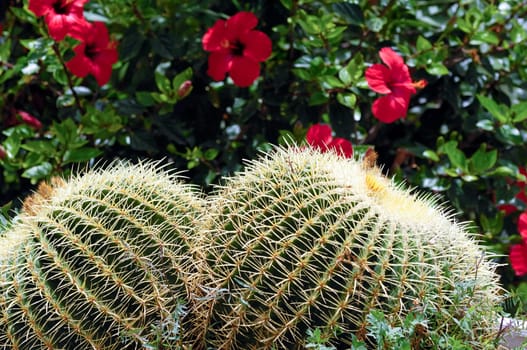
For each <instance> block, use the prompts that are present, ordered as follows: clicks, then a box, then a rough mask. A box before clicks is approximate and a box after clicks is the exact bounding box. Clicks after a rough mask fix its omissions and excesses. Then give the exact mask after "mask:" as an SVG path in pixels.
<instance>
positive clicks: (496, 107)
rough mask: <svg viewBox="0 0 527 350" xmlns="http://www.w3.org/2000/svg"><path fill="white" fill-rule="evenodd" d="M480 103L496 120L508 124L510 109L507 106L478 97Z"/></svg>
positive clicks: (484, 97) (481, 96)
mask: <svg viewBox="0 0 527 350" xmlns="http://www.w3.org/2000/svg"><path fill="white" fill-rule="evenodd" d="M476 97H477V98H478V101H479V103H481V105H482V106H483V108H485V109H486V110H487V111H488V112H489V113H490V114H491V115H492V116H493V117H494V118H496V119H497V120H498V121H499V122H500V123H507V122H508V121H509V117H508V114H509V112H508V108H507V107H506V106H505V105H502V104H498V103H497V102H496V101H494V100H493V99H491V98H488V97H486V96H483V95H480V94H478V95H476Z"/></svg>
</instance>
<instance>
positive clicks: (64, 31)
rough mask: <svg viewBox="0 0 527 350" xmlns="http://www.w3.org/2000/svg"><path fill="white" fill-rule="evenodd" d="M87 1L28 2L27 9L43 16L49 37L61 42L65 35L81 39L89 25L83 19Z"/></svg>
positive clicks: (54, 0) (52, 0)
mask: <svg viewBox="0 0 527 350" xmlns="http://www.w3.org/2000/svg"><path fill="white" fill-rule="evenodd" d="M88 1H89V0H29V5H28V8H29V10H30V11H32V12H33V13H34V14H35V15H36V16H38V17H40V16H44V20H45V21H46V25H47V26H48V32H49V35H50V36H51V37H52V38H53V39H54V40H57V41H59V40H62V39H64V37H65V36H66V35H70V36H71V37H73V38H75V39H79V40H80V39H81V38H82V35H83V33H84V32H85V30H86V27H89V23H88V22H87V21H86V20H85V19H84V4H85V3H87V2H88Z"/></svg>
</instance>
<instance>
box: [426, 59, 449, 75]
mask: <svg viewBox="0 0 527 350" xmlns="http://www.w3.org/2000/svg"><path fill="white" fill-rule="evenodd" d="M426 71H427V72H428V73H429V74H431V75H439V76H440V75H447V74H449V70H448V68H447V67H446V66H445V65H444V64H443V63H441V62H434V63H431V64H430V65H427V66H426Z"/></svg>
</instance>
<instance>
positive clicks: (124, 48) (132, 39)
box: [119, 26, 145, 62]
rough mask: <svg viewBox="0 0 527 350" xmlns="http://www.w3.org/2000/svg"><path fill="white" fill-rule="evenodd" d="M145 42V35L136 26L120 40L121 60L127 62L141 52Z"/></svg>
mask: <svg viewBox="0 0 527 350" xmlns="http://www.w3.org/2000/svg"><path fill="white" fill-rule="evenodd" d="M144 42H145V37H144V36H143V35H142V34H141V33H140V32H139V31H138V30H137V28H136V27H135V26H134V27H133V28H131V29H130V30H128V32H127V33H126V34H125V35H124V37H123V39H122V40H121V41H120V42H119V60H121V61H123V62H126V61H129V60H131V59H133V58H135V57H137V55H138V54H139V52H140V51H141V47H142V46H143V44H144Z"/></svg>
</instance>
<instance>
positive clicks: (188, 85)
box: [177, 80, 192, 98]
mask: <svg viewBox="0 0 527 350" xmlns="http://www.w3.org/2000/svg"><path fill="white" fill-rule="evenodd" d="M191 91H192V82H191V81H190V80H185V81H184V82H182V83H181V85H179V88H178V89H177V95H178V97H179V98H185V97H187V96H188V95H189V94H190V92H191Z"/></svg>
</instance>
